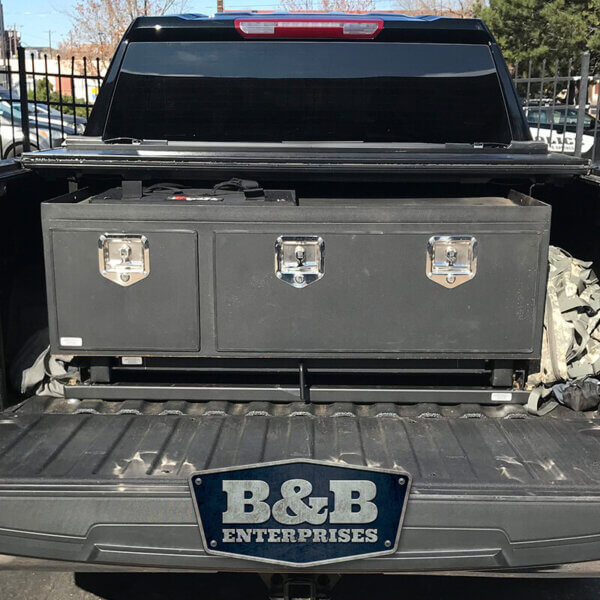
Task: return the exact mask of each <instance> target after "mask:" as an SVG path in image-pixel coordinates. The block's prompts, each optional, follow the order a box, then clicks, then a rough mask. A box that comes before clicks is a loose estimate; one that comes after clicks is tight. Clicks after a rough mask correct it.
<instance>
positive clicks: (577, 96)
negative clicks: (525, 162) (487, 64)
mask: <svg viewBox="0 0 600 600" xmlns="http://www.w3.org/2000/svg"><path fill="white" fill-rule="evenodd" d="M511 68H512V70H513V75H514V83H515V87H516V89H517V93H518V94H519V96H520V98H521V100H522V102H523V110H524V112H525V115H526V117H527V121H528V122H529V128H530V131H531V135H532V136H533V138H534V139H537V140H539V141H543V142H546V143H547V144H548V146H549V148H550V150H551V151H552V152H560V153H566V154H573V155H576V156H584V157H585V158H589V159H591V160H592V161H593V162H600V147H599V144H598V143H597V141H599V140H600V136H599V131H598V129H599V124H598V117H599V115H600V93H599V87H600V75H594V74H592V73H591V72H590V55H589V54H588V53H587V52H586V53H584V54H583V55H582V56H581V57H580V58H578V59H576V60H575V59H574V60H570V61H569V62H568V63H566V64H560V63H559V62H558V61H556V62H554V63H552V64H549V63H547V62H546V61H538V62H536V61H532V60H530V61H527V62H525V63H516V64H515V65H513V66H512V67H511Z"/></svg>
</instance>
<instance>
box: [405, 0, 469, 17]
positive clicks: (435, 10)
mask: <svg viewBox="0 0 600 600" xmlns="http://www.w3.org/2000/svg"><path fill="white" fill-rule="evenodd" d="M476 2H477V0H397V3H396V4H397V6H398V8H399V9H400V10H401V11H403V12H406V13H408V14H411V15H417V14H418V15H440V16H444V17H455V18H461V19H465V18H470V17H472V16H473V7H474V6H475V4H476Z"/></svg>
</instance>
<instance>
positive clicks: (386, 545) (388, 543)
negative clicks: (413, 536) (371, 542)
mask: <svg viewBox="0 0 600 600" xmlns="http://www.w3.org/2000/svg"><path fill="white" fill-rule="evenodd" d="M383 545H384V546H385V547H386V548H391V547H392V542H390V540H385V542H383Z"/></svg>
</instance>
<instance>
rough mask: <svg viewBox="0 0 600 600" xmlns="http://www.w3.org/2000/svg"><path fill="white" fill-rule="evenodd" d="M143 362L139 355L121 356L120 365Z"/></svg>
mask: <svg viewBox="0 0 600 600" xmlns="http://www.w3.org/2000/svg"><path fill="white" fill-rule="evenodd" d="M143 362H144V361H143V360H142V357H141V356H121V364H122V365H141V364H142V363H143Z"/></svg>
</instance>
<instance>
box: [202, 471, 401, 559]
mask: <svg viewBox="0 0 600 600" xmlns="http://www.w3.org/2000/svg"><path fill="white" fill-rule="evenodd" d="M190 486H191V490H192V496H193V498H194V500H195V507H196V513H197V515H198V521H199V523H200V529H201V533H202V538H203V542H204V547H205V549H206V551H207V553H209V554H217V555H221V556H232V557H237V558H248V559H253V560H259V561H263V562H271V563H276V564H284V565H292V566H310V565H318V564H324V563H329V562H336V561H341V560H350V559H356V558H362V557H367V556H381V555H384V554H392V553H394V552H395V551H396V550H397V547H398V540H399V536H400V528H401V525H402V518H403V516H404V509H405V506H406V499H407V497H408V492H409V488H410V478H409V476H408V475H407V474H406V473H399V472H396V471H385V470H377V469H370V468H364V467H350V466H340V465H333V464H330V463H323V462H318V461H312V460H297V461H285V462H278V463H267V464H262V465H257V466H245V467H234V468H231V469H215V470H209V471H204V472H201V473H195V474H194V475H192V477H191V479H190Z"/></svg>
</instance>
